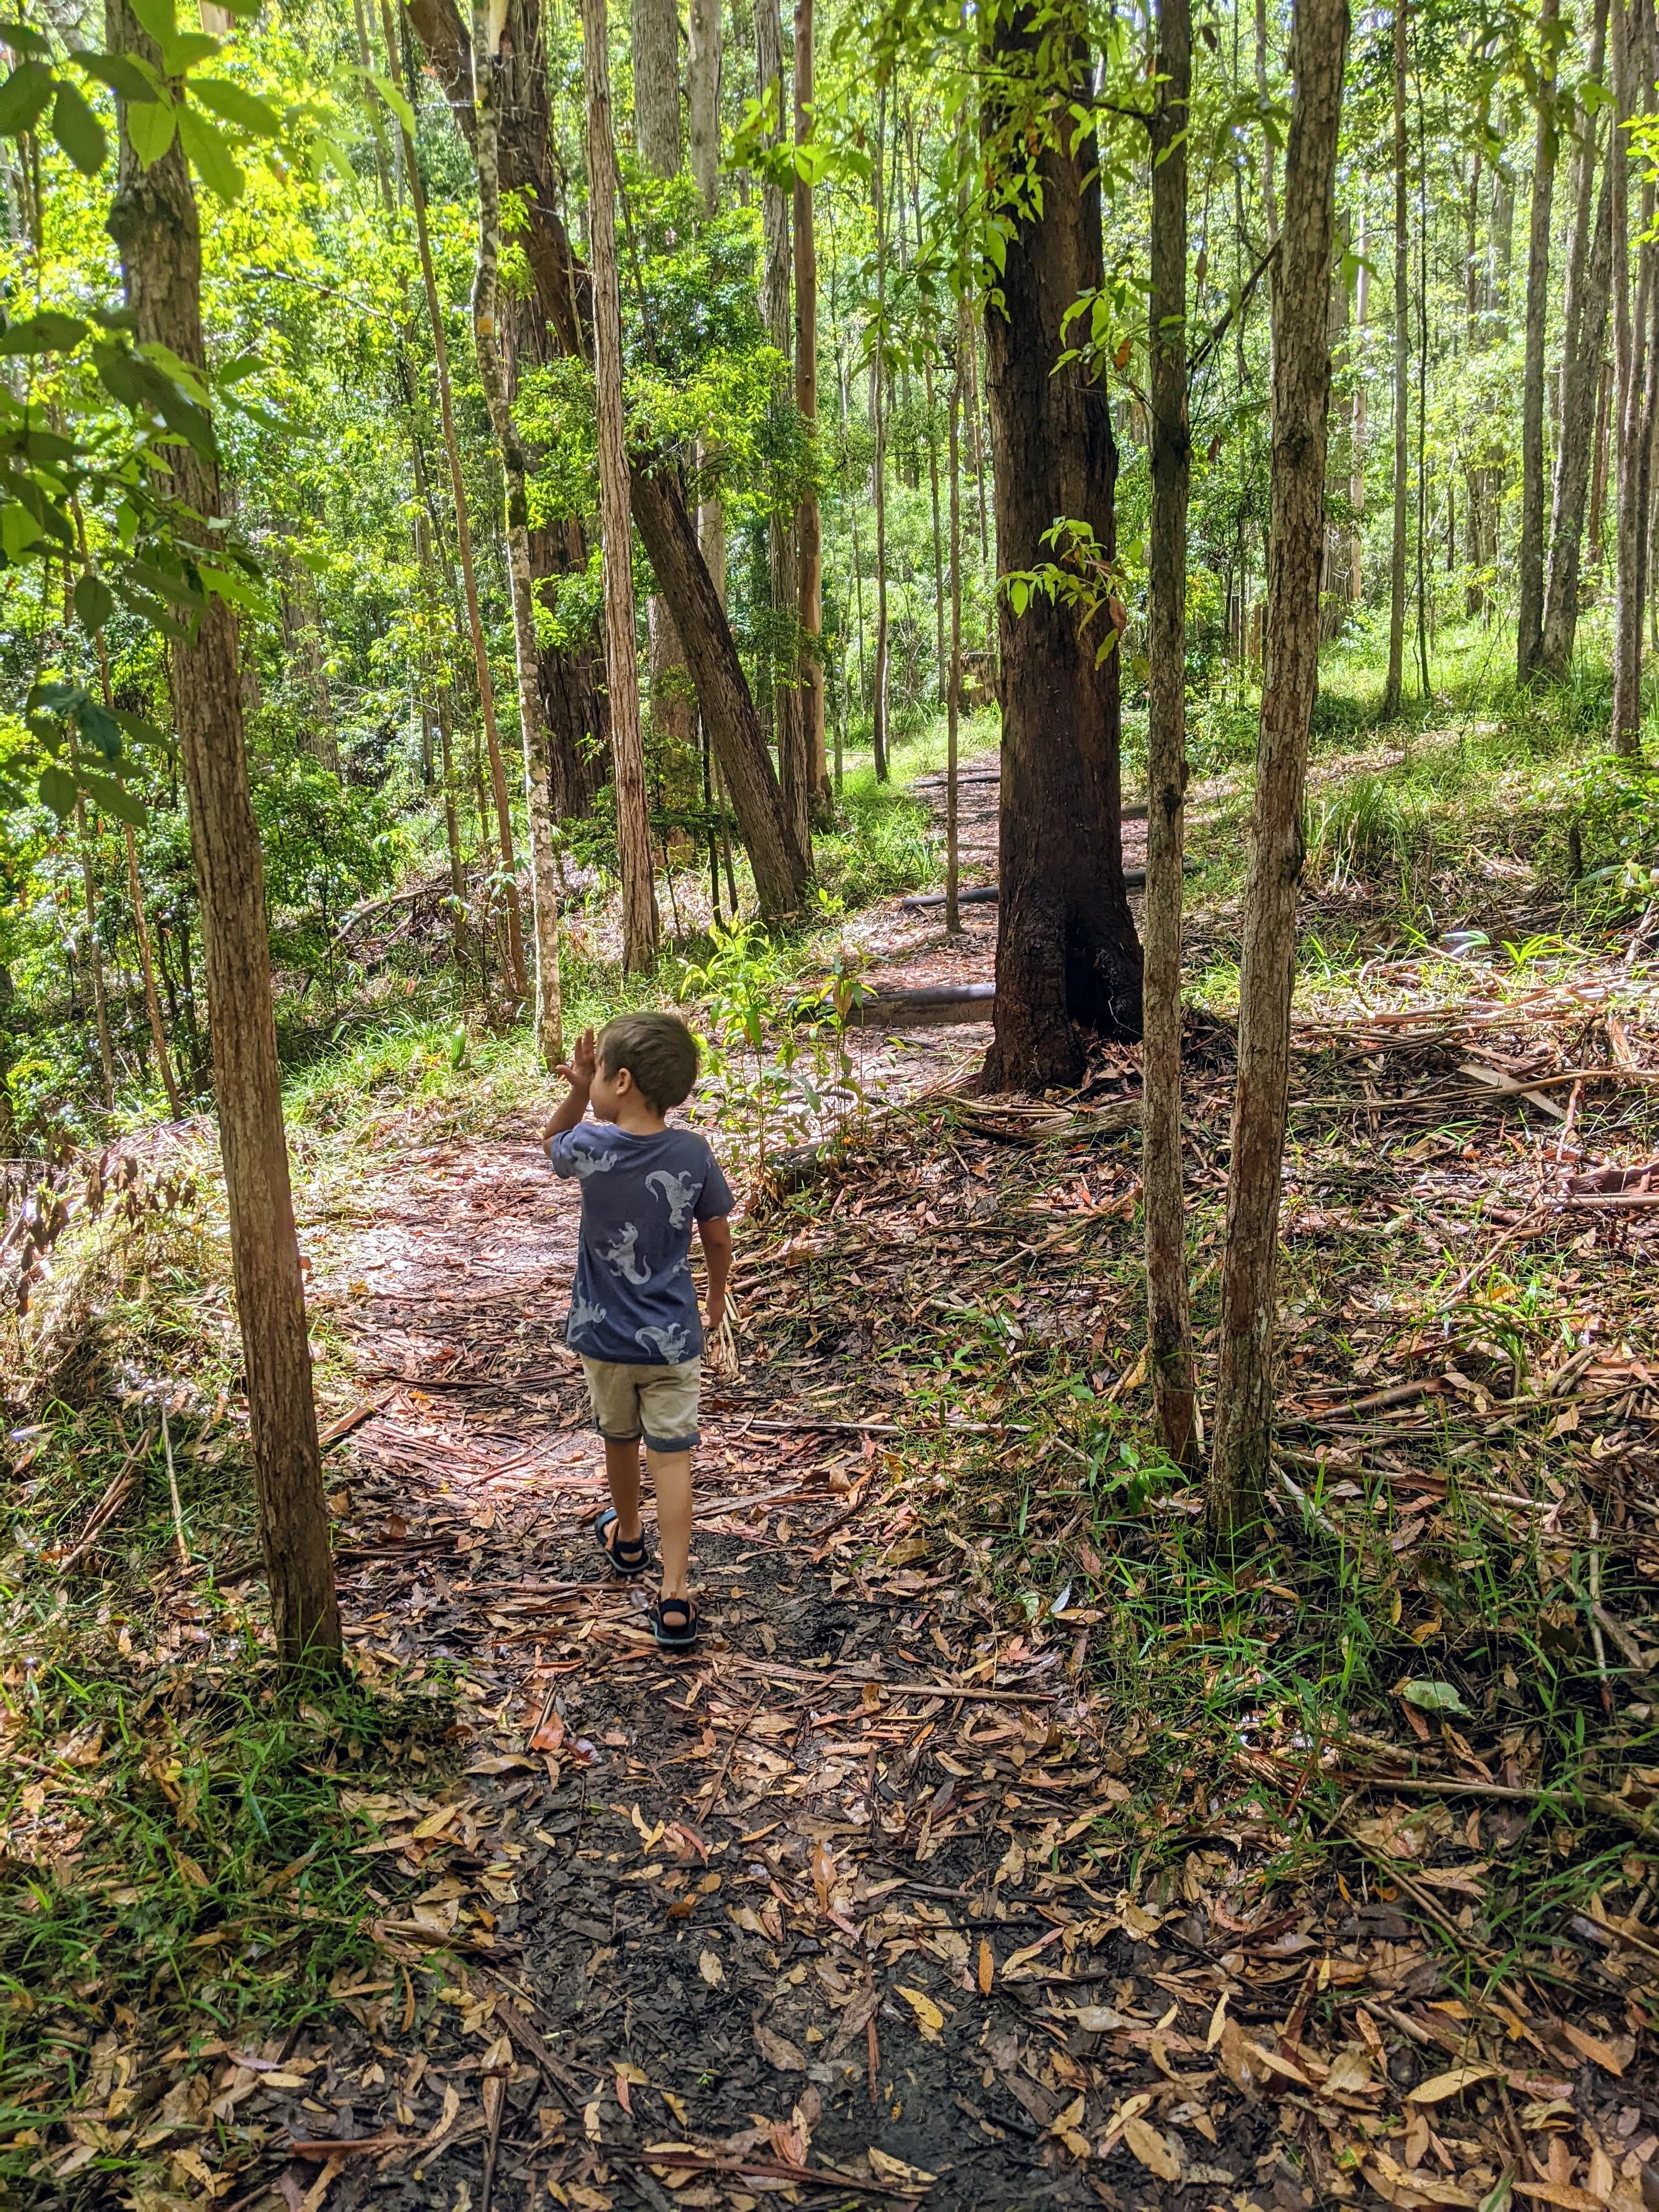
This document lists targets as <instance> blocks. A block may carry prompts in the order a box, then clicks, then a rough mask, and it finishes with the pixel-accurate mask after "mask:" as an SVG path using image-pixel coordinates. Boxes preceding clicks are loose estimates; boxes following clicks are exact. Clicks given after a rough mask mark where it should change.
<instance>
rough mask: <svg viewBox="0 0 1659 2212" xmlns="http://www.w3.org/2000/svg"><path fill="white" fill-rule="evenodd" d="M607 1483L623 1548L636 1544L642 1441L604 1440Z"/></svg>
mask: <svg viewBox="0 0 1659 2212" xmlns="http://www.w3.org/2000/svg"><path fill="white" fill-rule="evenodd" d="M605 1480H606V1481H607V1482H608V1483H609V1484H610V1486H611V1504H613V1505H614V1506H615V1507H616V1509H617V1535H618V1536H620V1537H621V1539H622V1541H623V1543H624V1544H632V1543H636V1542H637V1541H638V1540H639V1534H640V1440H639V1438H638V1437H624V1438H623V1440H622V1441H621V1442H618V1441H617V1438H616V1437H606V1438H605Z"/></svg>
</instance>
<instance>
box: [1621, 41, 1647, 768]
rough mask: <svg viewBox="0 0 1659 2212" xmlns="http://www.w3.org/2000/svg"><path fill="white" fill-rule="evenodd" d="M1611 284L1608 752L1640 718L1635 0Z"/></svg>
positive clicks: (1641, 348)
mask: <svg viewBox="0 0 1659 2212" xmlns="http://www.w3.org/2000/svg"><path fill="white" fill-rule="evenodd" d="M1612 26H1613V94H1614V100H1615V106H1614V117H1613V144H1614V146H1615V148H1616V149H1617V151H1616V152H1615V153H1614V155H1613V225H1612V244H1613V306H1614V316H1613V333H1614V343H1613V352H1614V360H1615V363H1616V366H1617V391H1616V392H1615V394H1614V408H1615V411H1616V413H1617V416H1618V420H1619V436H1618V440H1617V448H1616V460H1617V476H1618V489H1617V493H1616V498H1615V508H1614V522H1613V746H1614V749H1615V750H1617V751H1619V752H1621V753H1626V754H1631V753H1634V752H1635V751H1636V750H1637V745H1638V738H1639V735H1640V731H1641V722H1642V697H1641V693H1642V601H1641V595H1640V585H1639V576H1640V566H1641V548H1642V538H1643V534H1644V529H1645V526H1646V520H1647V518H1646V514H1645V513H1644V508H1643V506H1642V487H1643V477H1644V470H1643V467H1642V455H1641V450H1640V448H1641V439H1642V413H1643V398H1644V385H1645V381H1646V380H1645V374H1644V370H1645V365H1646V339H1647V325H1648V301H1649V293H1650V289H1651V286H1652V282H1653V249H1652V248H1651V247H1650V246H1645V245H1643V244H1641V243H1640V240H1641V236H1642V232H1643V229H1644V225H1643V223H1642V222H1641V221H1640V220H1639V219H1638V223H1637V225H1636V240H1634V241H1632V236H1631V231H1632V224H1631V219H1630V154H1629V134H1628V131H1627V129H1626V125H1628V123H1629V122H1630V120H1631V118H1632V117H1634V116H1636V115H1638V114H1639V113H1640V112H1641V110H1642V91H1643V84H1644V77H1645V75H1646V72H1645V70H1644V66H1643V50H1644V46H1645V40H1644V37H1643V29H1642V13H1641V9H1640V0H1635V4H1630V3H1629V0H1613V8H1612ZM1632 243H1635V245H1636V256H1637V269H1638V274H1637V281H1636V297H1635V301H1634V304H1633V305H1632V298H1631V282H1630V254H1631V247H1632Z"/></svg>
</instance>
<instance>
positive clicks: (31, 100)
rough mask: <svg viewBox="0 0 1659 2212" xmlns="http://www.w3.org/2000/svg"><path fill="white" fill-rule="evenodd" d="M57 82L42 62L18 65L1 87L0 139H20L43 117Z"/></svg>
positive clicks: (20, 63)
mask: <svg viewBox="0 0 1659 2212" xmlns="http://www.w3.org/2000/svg"><path fill="white" fill-rule="evenodd" d="M56 82H57V80H56V79H55V78H54V76H52V71H51V70H49V69H48V68H47V67H46V64H45V62H35V61H28V62H19V63H18V64H17V66H16V68H15V70H13V71H12V73H11V75H10V76H9V77H8V78H7V79H6V81H5V82H4V83H3V84H0V138H21V137H22V135H23V133H24V131H33V128H34V126H35V125H36V124H37V123H38V122H39V121H40V118H41V117H42V116H43V115H44V114H45V113H46V106H47V103H48V102H49V101H50V100H51V99H52V87H53V85H54V84H55V83H56Z"/></svg>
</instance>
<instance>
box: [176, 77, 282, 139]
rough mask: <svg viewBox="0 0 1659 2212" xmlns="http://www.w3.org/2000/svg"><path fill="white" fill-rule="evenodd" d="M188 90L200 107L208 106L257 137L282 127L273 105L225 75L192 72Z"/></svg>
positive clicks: (276, 133)
mask: <svg viewBox="0 0 1659 2212" xmlns="http://www.w3.org/2000/svg"><path fill="white" fill-rule="evenodd" d="M190 93H191V99H192V100H200V101H201V103H202V105H203V106H204V107H210V108H211V109H212V110H213V112H214V113H215V114H216V115H218V116H222V117H223V118H224V120H225V121H226V122H227V123H234V125H236V127H237V129H238V130H239V131H252V132H253V133H254V135H255V137H259V138H275V137H277V136H278V134H279V133H280V131H282V127H283V123H282V118H281V117H280V116H279V115H278V114H277V112H276V109H275V108H274V107H272V106H270V105H269V104H268V103H267V102H266V101H264V100H261V99H260V98H259V96H258V94H257V93H252V92H247V91H245V90H244V89H243V88H242V87H241V86H240V84H233V83H232V82H231V81H230V79H229V78H228V76H193V77H191V81H190Z"/></svg>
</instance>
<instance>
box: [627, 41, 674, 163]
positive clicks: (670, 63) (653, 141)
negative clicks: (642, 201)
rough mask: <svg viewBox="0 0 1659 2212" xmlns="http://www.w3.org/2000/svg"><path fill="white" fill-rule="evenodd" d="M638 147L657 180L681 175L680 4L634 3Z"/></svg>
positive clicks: (635, 141)
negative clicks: (678, 5)
mask: <svg viewBox="0 0 1659 2212" xmlns="http://www.w3.org/2000/svg"><path fill="white" fill-rule="evenodd" d="M630 14H631V21H630V29H631V31H632V33H633V44H634V53H633V61H634V144H635V149H637V151H638V154H639V157H640V159H641V161H643V162H644V164H645V166H646V167H647V169H649V170H650V172H651V173H652V174H653V176H656V177H674V176H678V174H679V169H680V162H681V161H682V159H683V158H684V157H683V155H682V152H681V143H682V142H681V137H680V23H679V10H678V7H677V6H676V4H675V0H632V8H631V11H630Z"/></svg>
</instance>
